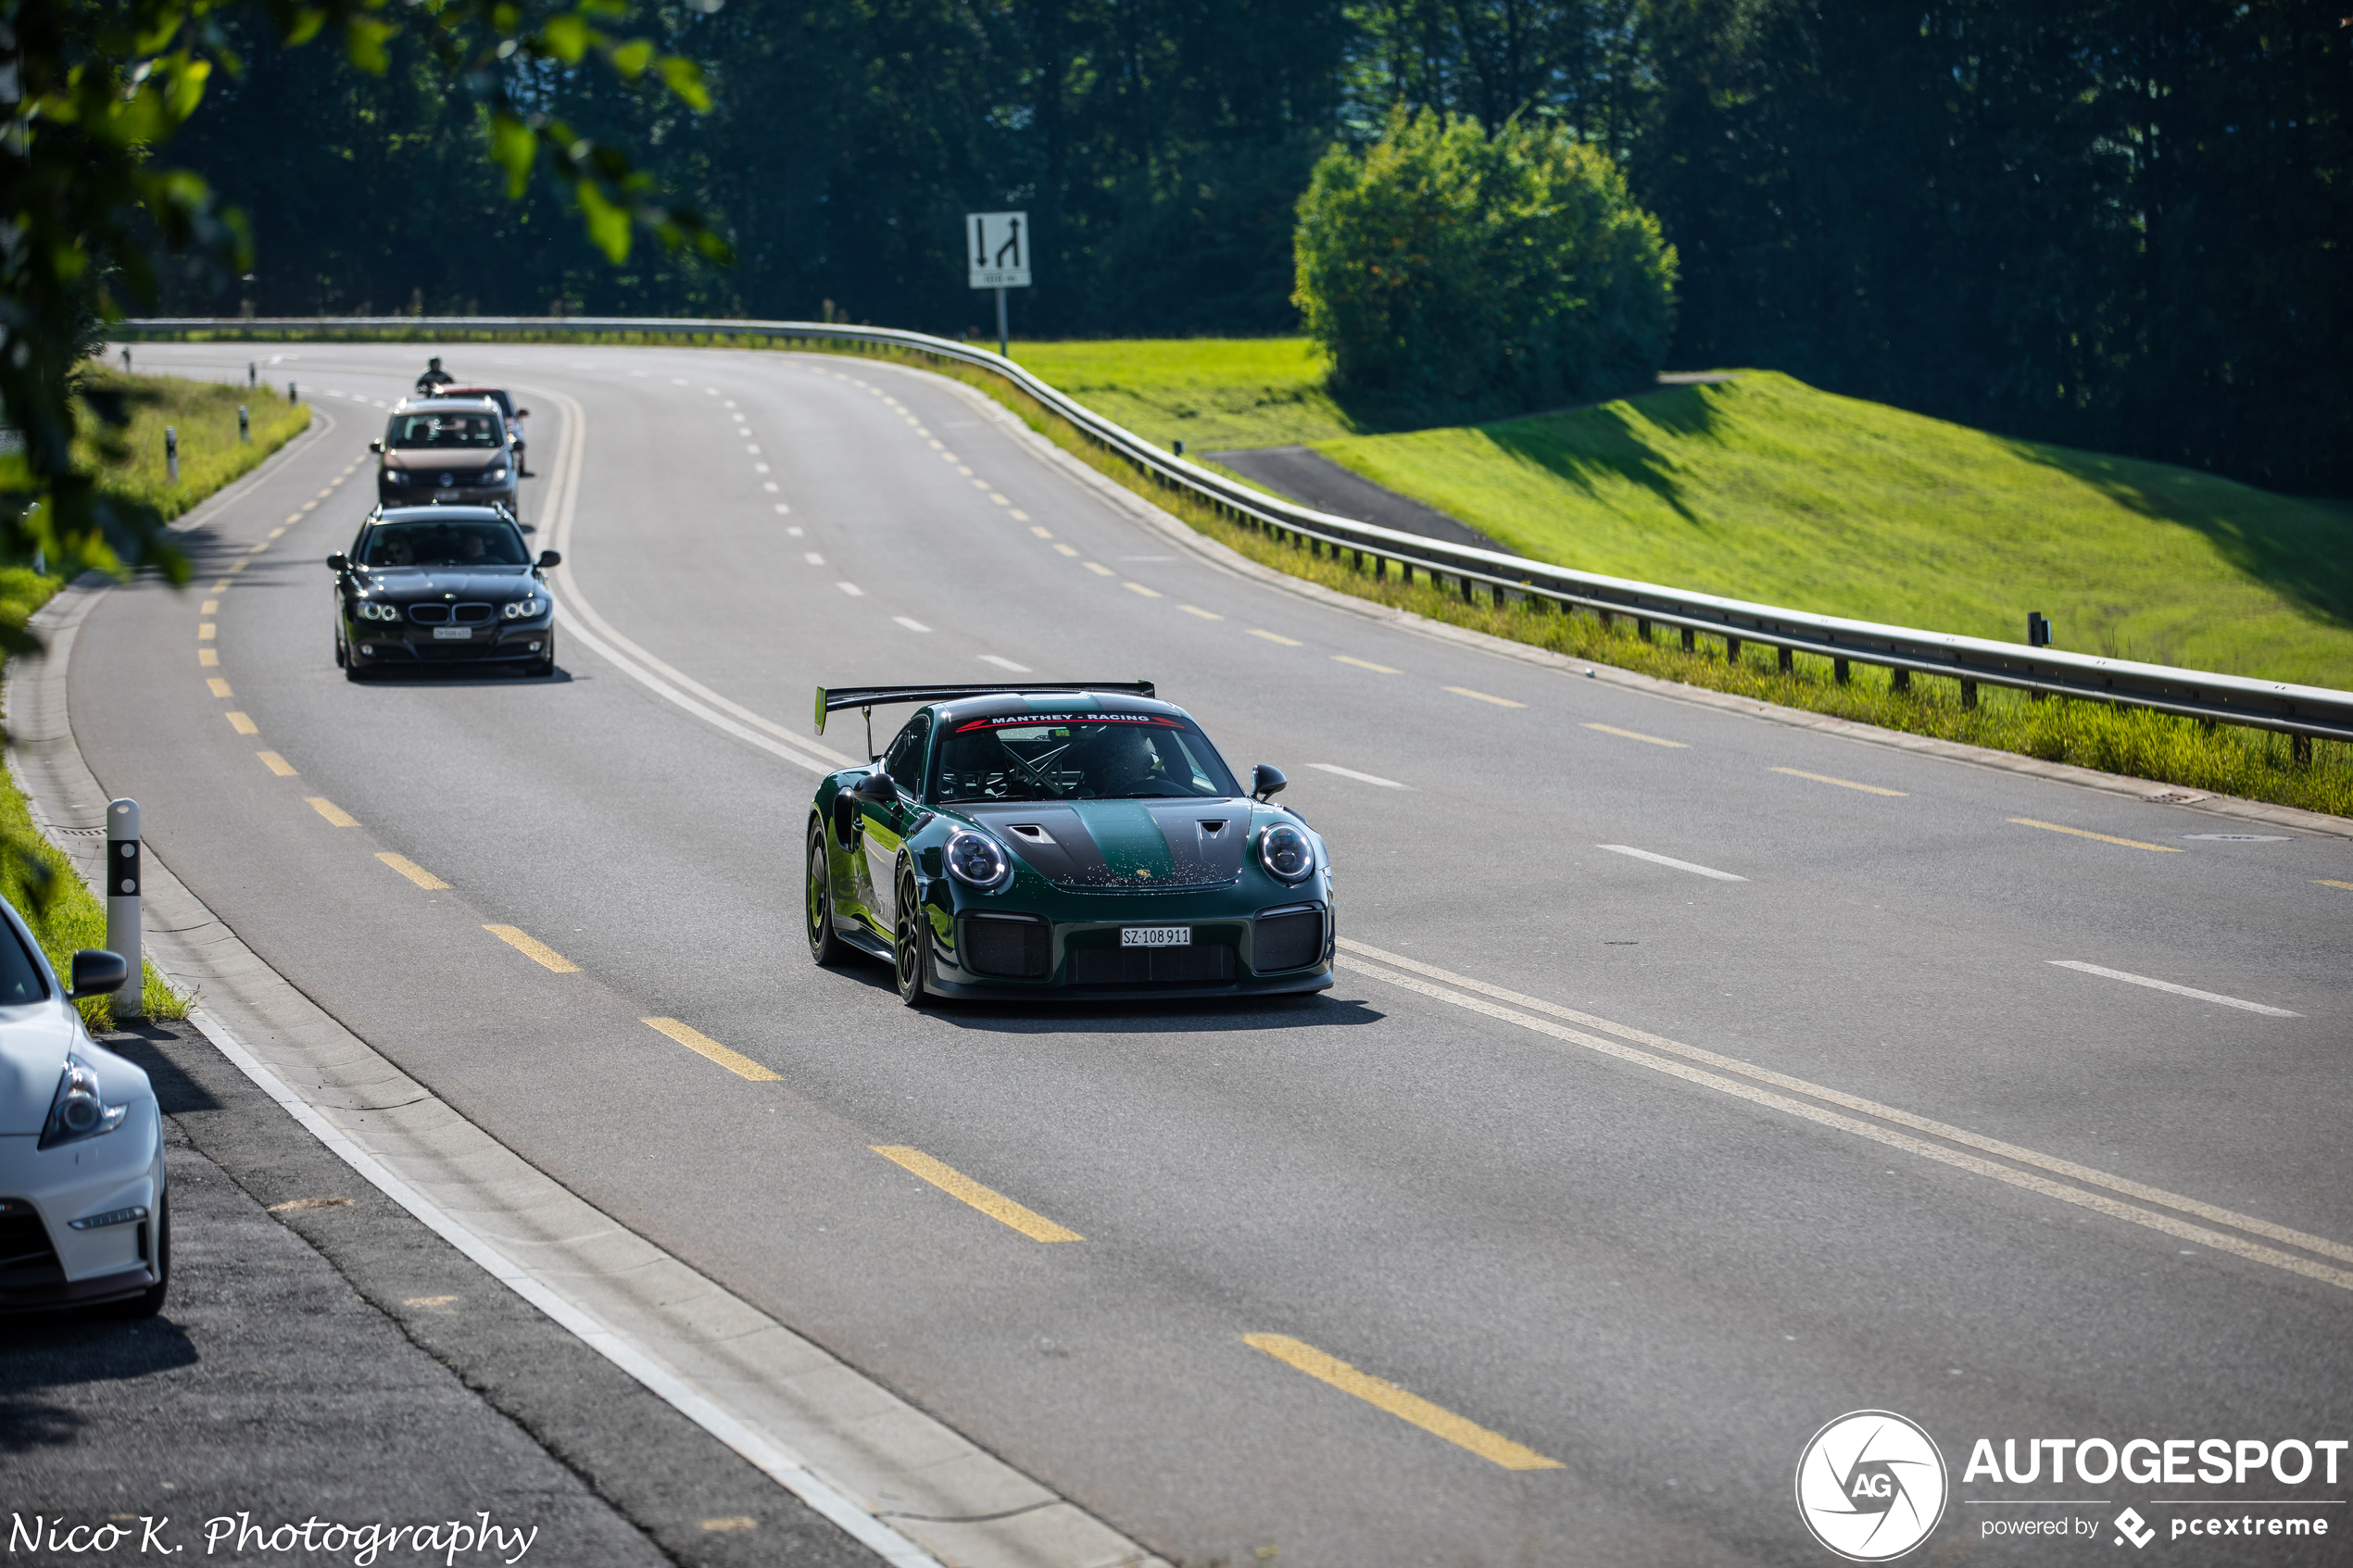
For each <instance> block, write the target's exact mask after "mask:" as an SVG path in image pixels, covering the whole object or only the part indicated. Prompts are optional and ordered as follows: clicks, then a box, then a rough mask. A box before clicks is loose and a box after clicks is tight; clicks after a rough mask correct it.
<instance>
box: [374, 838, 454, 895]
mask: <svg viewBox="0 0 2353 1568" xmlns="http://www.w3.org/2000/svg"><path fill="white" fill-rule="evenodd" d="M376 859H379V860H382V861H383V862H384V864H385V865H387V866H390V867H391V868H392V869H393V870H394V871H396V872H399V873H400V874H401V875H402V876H405V877H407V878H408V879H409V881H410V882H413V883H415V884H417V885H418V886H420V887H422V888H424V889H425V890H426V891H428V892H438V891H441V890H442V889H445V888H447V886H448V885H449V884H447V883H446V882H444V881H442V880H441V879H440V878H439V877H437V876H435V875H434V874H433V872H429V871H427V870H425V868H424V867H422V866H421V865H419V864H417V862H416V861H414V860H412V859H409V857H408V856H406V855H395V854H393V853H392V852H391V851H390V850H386V849H379V850H377V851H376Z"/></svg>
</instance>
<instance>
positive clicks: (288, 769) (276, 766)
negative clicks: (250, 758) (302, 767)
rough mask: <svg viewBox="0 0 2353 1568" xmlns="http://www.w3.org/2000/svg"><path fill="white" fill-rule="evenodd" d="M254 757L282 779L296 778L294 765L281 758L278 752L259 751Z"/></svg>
mask: <svg viewBox="0 0 2353 1568" xmlns="http://www.w3.org/2000/svg"><path fill="white" fill-rule="evenodd" d="M254 755H255V756H256V757H258V758H260V759H261V765H262V766H263V767H265V768H267V769H269V770H270V771H271V772H273V773H275V774H277V775H278V776H279V777H280V778H282V779H290V778H293V777H294V776H295V771H294V764H293V763H291V762H289V761H287V760H286V759H284V758H283V757H281V756H279V755H278V754H277V753H276V752H274V751H257V752H255V753H254Z"/></svg>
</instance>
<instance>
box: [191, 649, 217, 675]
mask: <svg viewBox="0 0 2353 1568" xmlns="http://www.w3.org/2000/svg"><path fill="white" fill-rule="evenodd" d="M196 663H197V664H198V665H199V666H200V667H202V668H204V669H207V670H210V669H213V668H215V667H217V666H218V665H219V664H220V654H218V653H216V652H215V651H213V650H212V649H211V648H198V649H197V650H196Z"/></svg>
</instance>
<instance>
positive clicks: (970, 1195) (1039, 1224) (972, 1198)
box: [871, 1144, 1087, 1241]
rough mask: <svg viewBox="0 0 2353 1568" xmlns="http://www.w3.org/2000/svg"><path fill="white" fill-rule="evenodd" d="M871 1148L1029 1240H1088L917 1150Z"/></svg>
mask: <svg viewBox="0 0 2353 1568" xmlns="http://www.w3.org/2000/svg"><path fill="white" fill-rule="evenodd" d="M871 1147H872V1148H873V1149H874V1151H875V1153H876V1154H879V1155H881V1156H882V1157H883V1158H884V1159H885V1160H890V1161H891V1162H892V1163H893V1164H896V1165H900V1166H903V1167H905V1168H906V1169H907V1170H910V1171H912V1172H913V1173H915V1174H916V1175H918V1176H921V1177H922V1178H923V1179H924V1180H925V1181H927V1182H929V1183H930V1184H931V1185H934V1186H936V1187H937V1188H938V1189H939V1190H940V1191H942V1192H944V1193H946V1194H947V1195H948V1196H949V1197H950V1198H957V1199H960V1200H961V1201H963V1202H965V1203H969V1204H971V1205H972V1206H973V1207H974V1208H975V1209H977V1210H980V1211H981V1212H982V1213H984V1214H986V1215H988V1217H989V1218H990V1219H992V1220H996V1221H999V1222H1000V1223H1004V1224H1008V1225H1011V1226H1013V1229H1015V1230H1017V1231H1019V1232H1021V1234H1022V1235H1024V1236H1027V1237H1029V1239H1030V1240H1032V1241H1084V1240H1086V1239H1087V1238H1086V1237H1085V1236H1080V1235H1079V1234H1078V1233H1077V1232H1076V1231H1074V1230H1068V1229H1065V1228H1063V1226H1061V1225H1058V1224H1056V1223H1054V1222H1053V1221H1051V1220H1050V1219H1048V1218H1046V1217H1045V1216H1044V1215H1043V1214H1038V1213H1035V1212H1033V1211H1031V1210H1027V1209H1025V1208H1023V1207H1022V1206H1021V1205H1020V1204H1018V1203H1015V1202H1014V1201H1013V1199H1012V1198H1007V1197H1006V1196H1005V1195H1004V1194H1003V1193H1001V1192H998V1191H996V1190H995V1189H993V1188H990V1187H985V1186H983V1185H980V1184H979V1183H978V1182H976V1181H974V1180H973V1179H972V1178H971V1177H970V1176H967V1175H965V1174H964V1173H963V1172H962V1171H959V1170H957V1169H955V1168H954V1167H953V1166H950V1165H943V1164H941V1163H940V1162H939V1161H938V1160H934V1159H933V1158H932V1157H931V1156H930V1155H928V1154H925V1152H924V1151H923V1150H922V1149H920V1148H907V1147H906V1146H904V1145H903V1144H875V1145H872V1146H871Z"/></svg>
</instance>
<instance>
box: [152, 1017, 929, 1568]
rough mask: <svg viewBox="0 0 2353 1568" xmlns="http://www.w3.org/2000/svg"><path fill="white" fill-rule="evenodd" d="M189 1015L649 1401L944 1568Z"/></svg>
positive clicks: (894, 1558) (888, 1553) (859, 1528)
mask: <svg viewBox="0 0 2353 1568" xmlns="http://www.w3.org/2000/svg"><path fill="white" fill-rule="evenodd" d="M188 1022H191V1023H193V1024H195V1026H196V1028H197V1030H198V1032H200V1033H201V1034H202V1035H204V1037H205V1038H206V1039H208V1040H209V1041H211V1042H212V1044H213V1047H214V1048H216V1049H217V1050H219V1051H220V1054H221V1055H222V1056H225V1057H227V1058H228V1059H229V1060H230V1061H231V1062H232V1063H233V1064H234V1065H235V1067H236V1069H237V1071H238V1072H240V1073H244V1074H245V1076H246V1077H247V1078H249V1079H251V1080H252V1081H253V1084H254V1086H255V1087H257V1088H258V1089H259V1090H260V1091H261V1092H262V1093H263V1094H266V1095H268V1096H269V1097H270V1098H271V1099H273V1100H276V1101H277V1102H278V1104H279V1106H280V1107H281V1108H283V1110H285V1112H286V1114H287V1115H289V1116H292V1117H293V1118H294V1119H295V1120H296V1122H299V1123H302V1126H303V1128H304V1130H306V1131H307V1132H308V1133H309V1134H310V1135H311V1136H313V1137H315V1138H317V1139H318V1140H319V1141H320V1142H321V1143H322V1144H324V1145H326V1147H327V1148H330V1149H332V1150H333V1152H334V1153H335V1155H336V1157H337V1158H339V1159H340V1160H343V1162H344V1163H345V1164H346V1165H348V1166H350V1167H351V1168H352V1170H354V1171H356V1172H358V1173H359V1176H360V1177H361V1179H362V1180H364V1181H366V1182H368V1183H369V1184H370V1185H372V1186H373V1187H375V1188H376V1190H377V1191H379V1192H381V1193H383V1194H384V1196H385V1197H386V1198H391V1199H392V1200H393V1201H394V1202H395V1203H397V1204H398V1205H400V1207H401V1208H403V1209H405V1210H408V1211H409V1213H410V1214H411V1215H412V1216H414V1217H415V1218H416V1219H417V1220H418V1221H419V1222H420V1223H422V1224H423V1225H424V1226H425V1227H426V1228H427V1229H429V1230H431V1231H432V1232H433V1233H434V1235H436V1236H440V1237H441V1239H442V1240H444V1241H446V1242H447V1243H449V1245H450V1246H452V1247H454V1248H457V1249H458V1250H459V1251H460V1252H462V1253H464V1254H465V1255H466V1257H467V1258H468V1259H470V1260H472V1261H473V1263H474V1264H475V1265H476V1266H477V1267H479V1268H481V1269H482V1270H483V1272H484V1273H487V1274H489V1275H490V1276H491V1278H493V1279H495V1280H497V1282H498V1283H499V1284H501V1285H503V1286H506V1287H507V1288H508V1289H510V1290H511V1291H513V1292H514V1293H515V1294H516V1295H518V1296H520V1297H522V1298H523V1299H524V1300H526V1301H528V1302H530V1303H531V1304H532V1305H533V1306H534V1307H536V1308H537V1309H538V1310H539V1311H542V1312H544V1313H546V1314H547V1317H548V1318H549V1319H550V1320H552V1321H553V1322H554V1323H557V1324H558V1326H560V1327H561V1328H562V1329H564V1330H565V1331H566V1332H567V1333H569V1334H571V1335H572V1336H573V1337H574V1338H576V1339H578V1340H579V1341H580V1342H581V1343H582V1344H584V1345H585V1346H587V1347H588V1348H590V1349H592V1350H594V1351H596V1352H597V1353H598V1355H600V1356H602V1357H604V1358H605V1360H607V1361H610V1362H611V1363H612V1364H613V1365H615V1366H617V1367H619V1368H620V1369H621V1370H622V1371H623V1372H624V1373H626V1374H629V1375H630V1376H631V1377H633V1378H635V1379H636V1380H637V1381H638V1382H639V1383H640V1384H642V1385H644V1386H645V1387H646V1389H647V1391H648V1392H649V1393H651V1394H652V1395H653V1396H654V1397H655V1398H656V1399H660V1400H661V1402H662V1403H664V1404H666V1405H668V1406H669V1407H670V1408H671V1409H673V1410H674V1411H677V1412H678V1413H679V1414H681V1415H683V1416H685V1417H686V1419H687V1420H689V1421H691V1422H693V1423H694V1424H696V1425H697V1426H699V1427H701V1428H702V1429H703V1430H704V1431H705V1432H708V1433H710V1434H711V1436H713V1437H716V1438H718V1439H719V1440H720V1441H721V1442H723V1443H724V1444H726V1445H727V1447H729V1448H730V1449H734V1450H735V1451H736V1452H737V1453H739V1454H741V1455H742V1456H743V1457H744V1458H745V1459H747V1460H749V1461H750V1462H751V1463H752V1464H753V1465H755V1466H757V1467H758V1468H759V1470H760V1472H761V1474H764V1475H766V1476H767V1477H768V1478H769V1479H770V1480H772V1481H774V1482H775V1483H776V1484H777V1485H778V1486H782V1487H784V1488H785V1489H786V1491H788V1492H790V1493H792V1494H793V1496H795V1497H797V1498H799V1499H800V1500H801V1501H803V1502H805V1503H807V1504H808V1505H809V1506H810V1508H811V1509H812V1511H814V1512H817V1513H819V1514H821V1515H823V1516H824V1518H826V1519H827V1520H830V1521H831V1522H832V1523H834V1524H837V1525H839V1526H840V1527H841V1528H842V1529H843V1530H844V1531H846V1532H848V1533H849V1536H851V1537H853V1538H854V1539H856V1540H857V1541H858V1543H859V1544H860V1545H862V1546H863V1547H866V1548H868V1549H871V1550H873V1551H875V1553H877V1554H879V1555H880V1556H881V1558H882V1559H883V1561H884V1562H891V1563H898V1564H903V1565H905V1568H943V1565H942V1564H941V1562H940V1561H939V1560H938V1559H937V1558H936V1557H934V1556H932V1555H931V1553H929V1552H927V1551H925V1550H924V1549H923V1548H921V1547H919V1546H917V1545H916V1544H915V1543H914V1542H912V1541H911V1540H909V1539H908V1538H907V1537H904V1536H902V1535H900V1533H899V1532H898V1531H896V1530H894V1529H892V1528H891V1527H890V1526H889V1525H887V1524H884V1523H883V1522H882V1521H881V1520H879V1519H877V1518H875V1516H874V1515H873V1514H871V1513H869V1512H866V1511H865V1510H864V1509H862V1508H861V1507H859V1506H858V1505H857V1504H856V1503H854V1502H852V1501H850V1500H849V1499H848V1498H846V1497H844V1496H843V1495H842V1494H841V1493H840V1492H838V1491H837V1490H835V1489H834V1488H833V1487H832V1486H829V1485H827V1484H826V1483H825V1482H824V1480H822V1479H820V1478H819V1477H818V1476H817V1475H815V1474H812V1472H811V1471H810V1469H809V1467H808V1466H807V1465H805V1464H803V1463H802V1462H801V1461H800V1460H799V1458H798V1457H796V1456H795V1455H794V1454H792V1453H791V1452H790V1451H789V1450H787V1449H785V1448H783V1447H782V1446H781V1445H779V1444H777V1443H774V1442H772V1441H770V1440H769V1439H768V1438H766V1437H764V1436H761V1434H760V1433H758V1432H756V1431H754V1430H752V1429H751V1428H750V1427H749V1426H747V1425H745V1424H743V1423H742V1422H740V1421H738V1420H736V1418H735V1417H734V1416H732V1415H729V1414H728V1413H727V1412H726V1411H723V1410H721V1409H720V1408H719V1407H718V1406H717V1405H714V1404H712V1403H711V1401H710V1400H709V1399H705V1398H703V1396H701V1395H700V1394H698V1393H696V1392H695V1390H694V1388H693V1387H692V1386H690V1385H689V1384H688V1383H687V1382H686V1379H684V1378H682V1377H680V1376H679V1375H678V1374H676V1373H674V1372H673V1371H672V1370H671V1369H670V1368H668V1367H666V1366H664V1365H663V1364H662V1363H661V1361H658V1360H656V1359H655V1358H654V1357H653V1356H651V1355H649V1354H648V1353H647V1352H646V1351H645V1350H643V1349H640V1348H638V1347H636V1346H635V1345H633V1344H631V1343H630V1342H629V1341H628V1340H626V1339H624V1338H623V1337H622V1336H620V1335H618V1334H616V1333H614V1332H613V1331H612V1330H611V1329H609V1328H607V1327H606V1326H605V1325H604V1324H602V1323H598V1321H597V1320H596V1319H595V1318H593V1317H591V1316H589V1315H588V1314H587V1313H586V1312H585V1311H581V1310H580V1309H579V1308H578V1307H575V1306H573V1304H572V1303H571V1302H570V1301H568V1300H566V1299H565V1298H563V1297H562V1296H560V1295H559V1294H558V1293H557V1292H556V1291H554V1290H553V1289H551V1288H549V1287H548V1286H546V1285H543V1284H541V1283H540V1281H539V1280H538V1279H537V1278H536V1277H535V1276H534V1275H533V1274H532V1273H531V1272H530V1271H529V1270H528V1269H525V1268H524V1267H522V1265H521V1264H519V1263H517V1262H515V1261H513V1260H511V1259H510V1258H509V1257H507V1256H506V1255H505V1254H504V1253H502V1252H500V1251H499V1250H498V1249H497V1248H495V1247H493V1246H492V1245H490V1243H488V1242H486V1241H484V1240H483V1239H482V1237H480V1236H476V1235H475V1234H474V1233H473V1232H472V1231H470V1230H468V1229H467V1228H466V1227H465V1226H464V1225H462V1224H460V1223H458V1222H457V1221H456V1220H454V1219H452V1218H451V1217H450V1216H449V1215H448V1214H447V1213H446V1212H444V1211H443V1210H442V1209H441V1208H440V1206H439V1205H437V1204H435V1203H434V1201H433V1200H432V1199H431V1198H426V1197H425V1196H424V1195H423V1194H422V1193H420V1192H419V1191H417V1189H416V1188H414V1187H412V1186H410V1185H409V1184H408V1183H406V1182H404V1181H402V1180H401V1179H400V1178H399V1177H398V1176H396V1175H394V1174H393V1173H391V1172H390V1171H388V1170H386V1169H384V1166H383V1165H382V1164H381V1163H379V1162H378V1161H377V1160H376V1159H375V1157H374V1156H373V1155H371V1154H370V1153H368V1151H367V1150H365V1149H363V1148H360V1147H359V1145H358V1144H355V1143H353V1142H352V1141H351V1139H350V1138H349V1137H347V1136H346V1135H345V1134H344V1132H343V1130H342V1129H341V1128H339V1127H337V1126H336V1125H335V1124H334V1123H333V1122H330V1121H328V1120H327V1119H326V1118H325V1117H324V1116H321V1114H320V1113H319V1112H318V1111H317V1110H314V1109H312V1107H311V1105H310V1103H309V1102H308V1101H307V1100H305V1099H304V1098H302V1097H301V1096H299V1095H297V1094H296V1093H295V1092H294V1091H293V1090H292V1089H290V1088H288V1087H287V1086H286V1085H285V1084H284V1083H283V1081H281V1080H280V1079H279V1077H278V1075H277V1074H276V1073H272V1072H271V1071H270V1069H269V1068H268V1067H266V1066H264V1065H263V1064H262V1062H261V1061H260V1060H259V1059H258V1058H257V1057H255V1056H254V1055H253V1054H252V1053H251V1052H249V1051H247V1050H246V1049H245V1047H244V1046H242V1045H240V1044H239V1043H238V1042H237V1039H236V1037H235V1036H234V1035H231V1034H230V1033H229V1031H228V1030H227V1029H226V1028H224V1027H223V1026H222V1025H221V1024H220V1022H219V1021H218V1020H216V1019H214V1018H213V1017H212V1015H211V1014H210V1013H208V1012H207V1011H205V1010H203V1009H202V1008H192V1009H190V1010H189V1012H188Z"/></svg>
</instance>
